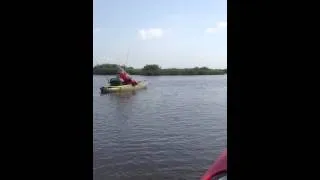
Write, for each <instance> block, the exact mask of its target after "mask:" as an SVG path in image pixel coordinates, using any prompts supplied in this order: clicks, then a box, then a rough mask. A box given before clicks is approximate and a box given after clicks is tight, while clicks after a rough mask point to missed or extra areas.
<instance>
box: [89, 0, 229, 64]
mask: <svg viewBox="0 0 320 180" xmlns="http://www.w3.org/2000/svg"><path fill="white" fill-rule="evenodd" d="M93 5H94V9H93V65H96V64H103V63H112V64H113V63H114V64H125V65H127V66H132V67H135V68H142V67H143V66H144V65H146V64H158V65H160V66H161V67H162V68H192V67H196V66H198V67H202V66H207V67H210V68H227V0H94V2H93Z"/></svg>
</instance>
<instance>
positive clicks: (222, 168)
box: [201, 149, 227, 180]
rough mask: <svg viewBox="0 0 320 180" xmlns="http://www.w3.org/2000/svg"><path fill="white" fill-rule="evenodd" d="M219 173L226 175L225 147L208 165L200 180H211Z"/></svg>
mask: <svg viewBox="0 0 320 180" xmlns="http://www.w3.org/2000/svg"><path fill="white" fill-rule="evenodd" d="M220 175H223V176H225V177H226V176H227V149H225V150H224V151H223V152H222V153H221V155H220V156H219V157H218V158H217V160H216V161H215V162H214V163H213V164H212V165H211V166H210V167H209V169H208V170H207V172H206V173H205V174H204V175H203V176H202V178H201V180H212V179H215V178H214V177H220Z"/></svg>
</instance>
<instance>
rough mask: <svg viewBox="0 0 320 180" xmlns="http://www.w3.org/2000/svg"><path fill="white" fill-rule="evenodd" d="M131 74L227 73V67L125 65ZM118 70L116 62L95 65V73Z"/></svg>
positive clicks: (104, 73) (113, 72)
mask: <svg viewBox="0 0 320 180" xmlns="http://www.w3.org/2000/svg"><path fill="white" fill-rule="evenodd" d="M123 68H124V69H125V70H126V71H127V72H128V73H129V74H131V75H144V76H161V75H162V76H163V75H222V74H227V69H210V68H207V67H200V68H199V67H195V68H183V69H178V68H167V69H162V68H161V67H160V66H159V65H157V64H148V65H145V66H144V67H143V68H142V69H135V68H133V67H123ZM117 71H118V65H116V64H101V65H96V66H94V67H93V74H94V75H115V74H117Z"/></svg>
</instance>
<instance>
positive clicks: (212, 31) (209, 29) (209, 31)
mask: <svg viewBox="0 0 320 180" xmlns="http://www.w3.org/2000/svg"><path fill="white" fill-rule="evenodd" d="M206 32H207V33H214V32H217V28H207V29H206Z"/></svg>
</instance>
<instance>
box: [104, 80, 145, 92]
mask: <svg viewBox="0 0 320 180" xmlns="http://www.w3.org/2000/svg"><path fill="white" fill-rule="evenodd" d="M147 84H148V83H147V81H138V84H137V85H135V86H133V85H131V84H127V85H120V86H104V87H101V88H100V90H101V93H112V92H127V91H135V90H139V89H144V88H147Z"/></svg>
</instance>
